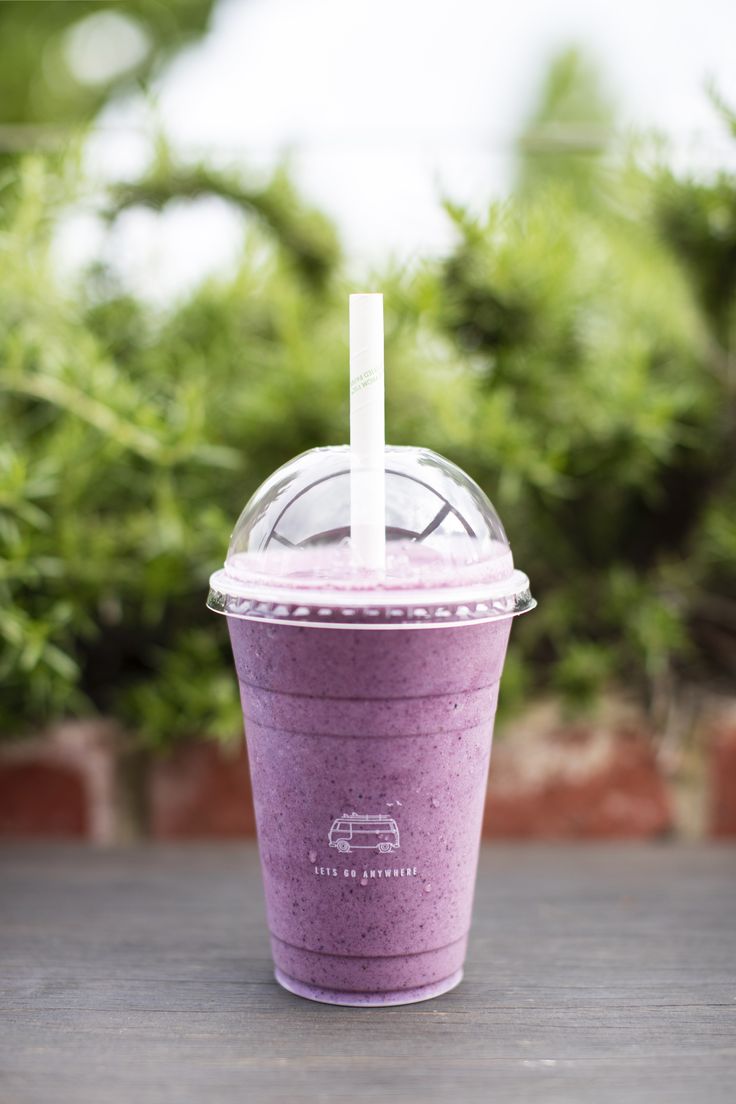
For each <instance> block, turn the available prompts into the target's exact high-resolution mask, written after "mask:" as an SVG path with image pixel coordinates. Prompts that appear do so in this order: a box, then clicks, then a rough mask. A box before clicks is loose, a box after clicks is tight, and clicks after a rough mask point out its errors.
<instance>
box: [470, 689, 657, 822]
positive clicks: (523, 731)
mask: <svg viewBox="0 0 736 1104" xmlns="http://www.w3.org/2000/svg"><path fill="white" fill-rule="evenodd" d="M673 827H674V816H673V808H672V802H671V799H670V795H669V792H668V787H667V784H666V781H665V779H664V778H663V776H662V774H661V772H660V769H659V767H658V764H657V759H656V755H655V751H654V747H653V742H652V740H651V737H650V735H649V733H648V732H647V731H646V726H645V725H644V723H643V722H641V721H638V722H637V723H633V722H632V719H631V718H630V717H628V716H626V717H624V718H621V717H614V718H610V717H609V718H608V719H607V720H606V721H605V722H603V721H598V722H595V723H593V722H588V723H585V724H583V723H575V724H571V723H567V724H566V723H564V722H563V721H561V720H560V718H559V714H558V711H557V710H556V708H555V707H550V706H546V707H541V708H537V709H534V710H532V711H530V713H529V715H528V716H527V718H525V720H523V721H522V722H521V724H517V725H515V726H514V729H513V730H509V731H507V732H506V734H505V737H504V738H503V739H502V740H500V741H499V742H498V744H497V746H496V748H494V751H493V756H492V759H491V773H490V784H489V793H488V801H487V804H486V815H485V823H484V830H485V832H486V833H487V834H488V835H490V836H495V837H497V838H505V839H576V838H580V839H646V838H651V837H658V836H662V835H665V834H668V833H670V832H671V831H672V829H673Z"/></svg>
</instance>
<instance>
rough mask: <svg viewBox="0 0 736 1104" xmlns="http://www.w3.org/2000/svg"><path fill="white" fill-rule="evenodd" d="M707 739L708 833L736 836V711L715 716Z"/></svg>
mask: <svg viewBox="0 0 736 1104" xmlns="http://www.w3.org/2000/svg"><path fill="white" fill-rule="evenodd" d="M709 743H710V748H709V752H710V754H709V782H710V830H711V835H713V836H716V837H718V838H721V839H733V838H734V837H736V711H732V712H731V714H730V716H729V715H727V714H726V715H723V716H722V717H720V718H719V719H718V721H717V722H716V723H715V725H714V727H713V730H712V733H711V738H710V741H709Z"/></svg>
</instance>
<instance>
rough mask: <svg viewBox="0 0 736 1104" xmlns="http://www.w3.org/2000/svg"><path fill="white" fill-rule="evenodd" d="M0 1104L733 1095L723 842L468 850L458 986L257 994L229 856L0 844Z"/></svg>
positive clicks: (252, 880)
mask: <svg viewBox="0 0 736 1104" xmlns="http://www.w3.org/2000/svg"><path fill="white" fill-rule="evenodd" d="M0 925H1V926H0V1101H1V1102H2V1104H16V1102H17V1104H28V1102H33V1104H67V1102H68V1104H149V1102H151V1104H158V1102H163V1101H165V1102H169V1101H170V1102H172V1104H173V1102H176V1104H188V1102H190V1101H191V1102H195V1101H196V1102H198V1104H200V1102H201V1104H220V1102H226V1104H229V1102H235V1101H238V1102H240V1101H243V1102H246V1101H247V1102H248V1104H260V1102H262V1101H264V1102H272V1101H273V1102H279V1104H281V1102H284V1104H287V1102H288V1104H291V1102H301V1101H310V1102H323V1101H324V1102H332V1101H341V1102H345V1104H353V1102H362V1101H376V1102H381V1104H384V1102H396V1101H398V1102H403V1101H428V1100H443V1101H453V1102H454V1101H457V1102H458V1104H464V1102H466V1101H470V1102H474V1101H484V1102H488V1101H498V1102H499V1104H514V1102H517V1101H523V1102H527V1101H534V1102H539V1104H556V1102H558V1101H559V1102H560V1104H563V1102H564V1104H577V1102H578V1101H585V1102H586V1104H587V1102H591V1104H607V1102H609V1101H610V1102H614V1101H615V1102H617V1104H618V1102H622V1101H625V1102H626V1104H637V1102H639V1101H647V1102H649V1101H662V1102H663V1104H664V1102H667V1104H680V1102H682V1104H685V1102H687V1104H711V1102H716V1101H718V1102H721V1101H723V1102H724V1104H725V1102H728V1104H732V1102H733V1101H734V1100H736V849H729V848H726V847H718V846H708V847H705V846H703V847H688V848H683V847H674V846H669V845H664V844H663V845H660V846H651V845H647V846H641V845H630V846H622V845H601V846H590V845H581V846H524V845H516V846H509V845H491V846H488V847H486V848H485V850H484V853H483V855H482V859H481V868H480V875H479V884H478V893H477V897H476V908H475V924H474V932H473V937H472V939H471V944H470V950H469V955H468V963H467V968H466V975H465V981H464V982H463V984H462V985H461V986H460V987H459V988H458V989H456V990H455V991H454V992H452V993H449V994H447V995H446V996H444V997H441V998H439V999H437V1000H432V1001H428V1002H426V1003H424V1004H416V1005H409V1006H405V1007H400V1008H386V1009H370V1010H366V1009H351V1008H334V1007H330V1006H327V1005H320V1004H313V1003H311V1002H309V1001H304V1000H300V999H299V998H298V997H293V996H291V995H290V994H288V993H285V992H283V991H282V990H281V989H279V988H278V987H277V986H276V984H275V983H274V982H273V980H272V975H271V964H270V960H269V948H268V940H267V937H266V931H265V920H264V915H263V901H262V895H261V888H260V880H259V872H258V861H257V856H256V853H255V850H254V848H253V847H252V846H248V845H240V844H238V845H234V844H223V845H217V846H213V845H195V846H178V847H177V846H166V847H162V846H158V847H149V848H140V849H135V850H126V851H114V852H105V851H95V850H92V849H86V848H84V847H81V846H80V847H77V846H71V845H69V846H62V845H58V846H47V845H43V846H41V845H24V846H20V845H18V846H6V847H4V848H3V849H2V851H0Z"/></svg>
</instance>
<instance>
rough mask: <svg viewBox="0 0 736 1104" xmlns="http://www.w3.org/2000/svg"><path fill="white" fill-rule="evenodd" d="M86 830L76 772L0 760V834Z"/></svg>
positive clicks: (50, 765) (82, 789) (81, 781)
mask: <svg viewBox="0 0 736 1104" xmlns="http://www.w3.org/2000/svg"><path fill="white" fill-rule="evenodd" d="M88 833H89V816H88V808H87V792H86V787H85V784H84V779H83V778H82V777H81V775H80V774H79V772H78V771H76V770H73V769H71V768H70V767H64V766H61V765H60V764H57V763H44V762H40V761H39V762H27V763H22V762H18V763H12V762H11V763H0V835H2V836H4V837H28V836H67V837H77V838H78V837H85V836H87V835H88Z"/></svg>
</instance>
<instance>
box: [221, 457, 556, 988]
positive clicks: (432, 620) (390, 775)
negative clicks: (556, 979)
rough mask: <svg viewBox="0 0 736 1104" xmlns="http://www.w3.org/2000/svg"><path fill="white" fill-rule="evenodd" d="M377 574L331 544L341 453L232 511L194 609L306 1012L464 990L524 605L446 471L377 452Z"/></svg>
mask: <svg viewBox="0 0 736 1104" xmlns="http://www.w3.org/2000/svg"><path fill="white" fill-rule="evenodd" d="M385 464H386V476H385V491H386V567H385V571H381V572H379V571H376V570H369V569H366V568H364V567H361V565H360V564H359V563H358V562H356V557H355V553H354V550H353V548H352V547H351V543H350V453H349V450H348V449H347V448H345V447H339V448H326V449H313V450H311V451H309V452H306V453H303V454H302V455H301V456H298V457H296V459H294V460H292V461H291V462H290V463H289V464H286V465H284V467H282V468H280V469H279V470H278V471H277V472H275V473H274V475H273V476H271V478H270V479H268V480H267V481H266V482H265V483H264V484H263V485H262V486H261V488H260V489H259V490H258V491H257V492H256V494H255V495H254V496H253V498H252V499H251V500H250V501H249V503H248V504H247V506H246V507H245V509H244V510H243V513H242V514H241V516H240V519H239V520H238V523H237V525H236V528H235V531H234V533H233V537H232V541H231V544H230V549H229V552H228V556H227V560H226V563H225V567H224V569H223V570H221V571H218V572H216V573H215V574H214V575H213V576H212V579H211V581H210V587H211V589H210V595H209V599H208V605H209V607H210V608H211V609H213V610H215V611H216V612H218V613H223V614H225V615H226V616H227V618H228V624H229V629H230V636H231V640H232V646H233V653H234V657H235V665H236V669H237V675H238V680H239V683H240V691H241V698H242V703H243V714H244V719H245V728H246V736H247V743H248V753H249V761H250V769H251V778H252V784H253V797H254V803H255V811H256V822H257V829H258V840H259V848H260V855H261V864H262V869H263V878H264V885H265V892H266V907H267V914H268V924H269V929H270V934H271V943H272V949H273V957H274V962H275V966H276V978H277V980H278V981H279V982H280V984H281V985H283V986H284V987H285V988H286V989H289V990H290V991H291V992H294V993H297V994H299V995H300V996H304V997H308V998H310V999H312V1000H320V1001H326V1002H329V1003H335V1004H349V1005H389V1004H404V1003H410V1002H413V1001H419V1000H425V999H427V998H429V997H432V996H437V995H438V994H440V993H443V992H446V991H447V990H449V989H451V988H453V987H454V986H455V985H456V984H457V983H458V982H459V981H460V979H461V977H462V968H463V961H464V958H465V949H466V943H467V937H468V930H469V927H470V917H471V908H472V900H473V890H474V885H475V876H476V869H477V861H478V848H479V843H480V832H481V822H482V816H483V804H484V799H485V792H486V780H487V773H488V762H489V756H490V750H491V738H492V732H493V720H494V715H495V709H496V701H497V697H498V686H499V680H500V677H501V670H502V668H503V662H504V658H505V654H506V646H507V642H508V638H509V632H510V628H511V619H512V618H513V617H514V616H515V615H517V614H519V613H524V612H526V611H527V610H529V609H532V608H533V606H534V605H535V603H534V600H533V599H532V597H531V595H530V593H529V581H528V579H527V577H526V576H525V575H524V574H522V572H520V571H517V570H515V568H514V565H513V560H512V556H511V550H510V547H509V543H508V540H507V537H506V534H505V533H504V530H503V526H502V525H501V522H500V520H499V518H498V515H497V514H496V512H495V510H494V508H493V506H492V505H491V503H490V502H489V501H488V499H487V498H486V496H485V495H484V494H483V492H482V491H481V490H480V488H479V487H478V486H477V485H476V484H475V483H474V482H473V481H472V480H471V479H470V478H469V477H468V476H467V475H466V474H465V473H464V472H462V471H461V470H460V469H459V468H457V467H456V466H455V465H454V464H452V463H450V462H449V461H448V460H445V459H444V458H443V457H441V456H438V455H437V454H436V453H433V452H430V451H428V450H426V449H414V448H387V449H386V452H385Z"/></svg>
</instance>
